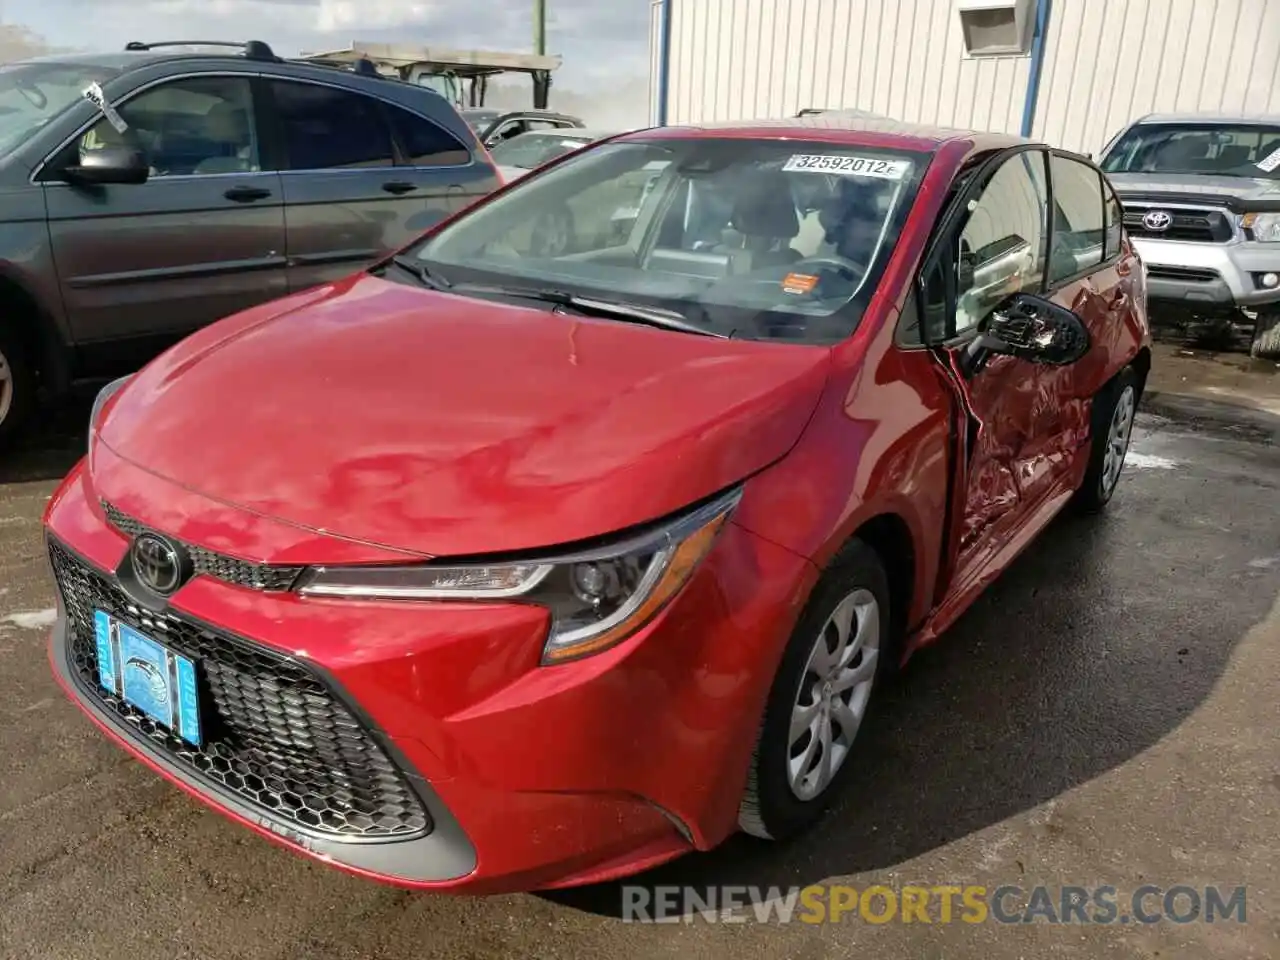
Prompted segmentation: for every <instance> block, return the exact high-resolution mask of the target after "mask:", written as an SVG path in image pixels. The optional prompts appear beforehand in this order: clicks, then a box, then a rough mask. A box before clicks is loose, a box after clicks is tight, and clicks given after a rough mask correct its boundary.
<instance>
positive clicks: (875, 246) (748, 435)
mask: <svg viewBox="0 0 1280 960" xmlns="http://www.w3.org/2000/svg"><path fill="white" fill-rule="evenodd" d="M139 189H144V188H139ZM566 210H567V211H568V212H569V216H568V218H567V219H566V217H565V211H566ZM549 224H554V226H549ZM566 224H567V226H566ZM1149 341H1150V337H1149V331H1148V326H1147V319H1146V287H1145V274H1144V271H1143V267H1142V264H1141V262H1140V261H1139V259H1138V257H1137V256H1136V255H1135V253H1134V250H1133V248H1132V247H1131V246H1130V243H1129V240H1128V238H1127V237H1126V235H1125V233H1124V231H1123V228H1122V221H1121V209H1120V205H1119V203H1118V202H1117V200H1116V197H1115V194H1114V193H1113V192H1112V190H1111V187H1110V186H1109V185H1108V182H1107V180H1106V178H1105V177H1104V176H1103V175H1102V174H1100V173H1099V171H1098V169H1097V168H1096V167H1095V166H1093V165H1092V164H1091V163H1090V162H1089V161H1088V160H1087V159H1085V158H1083V157H1080V156H1076V155H1073V154H1069V153H1064V152H1061V151H1057V150H1053V149H1049V148H1047V147H1044V146H1039V145H1036V144H1032V143H1027V142H1023V141H1019V140H1015V139H1011V138H1005V137H997V136H992V135H979V134H957V133H954V132H949V131H935V130H930V129H922V128H914V127H905V126H899V125H894V124H890V123H887V122H885V121H877V120H865V119H862V120H859V119H856V118H836V119H830V118H813V119H793V120H789V121H786V122H784V123H779V124H772V125H770V124H752V125H740V126H730V127H722V128H698V129H672V128H667V129H654V130H648V131H644V132H640V133H633V134H628V135H625V136H623V137H620V138H615V139H612V140H610V141H607V142H604V143H601V144H598V145H595V146H593V147H590V148H588V149H586V150H584V151H582V152H579V153H576V154H572V155H570V156H568V157H565V158H563V159H561V160H559V161H556V162H554V163H552V164H551V165H549V166H547V167H545V168H543V169H541V170H539V171H538V172H536V173H534V174H532V175H530V176H529V177H527V178H524V179H522V180H521V181H519V182H518V183H516V184H513V185H511V186H509V187H507V188H505V189H503V190H501V191H499V192H497V193H495V194H493V195H491V196H490V197H489V198H487V199H486V200H484V201H483V202H481V203H479V204H477V205H476V206H474V207H472V208H471V209H470V210H468V211H466V212H464V213H462V214H461V215H459V216H457V217H455V218H454V219H453V220H451V221H450V222H447V223H444V224H441V225H440V226H438V227H436V228H435V229H433V230H432V232H431V233H430V234H428V235H427V236H425V237H424V238H422V239H421V240H420V241H419V242H417V243H416V244H414V245H413V246H411V247H410V248H408V249H406V250H404V251H402V252H401V253H400V254H399V255H397V256H396V257H394V258H393V259H391V260H388V261H387V262H385V263H381V264H379V265H378V266H377V267H375V268H373V269H371V270H369V271H367V272H364V273H361V274H359V275H357V276H353V277H351V278H349V279H347V280H345V281H343V282H341V283H336V284H332V285H326V286H322V287H319V288H315V289H311V290H306V291H303V292H300V293H296V294H294V295H291V296H289V297H287V298H286V299H284V300H280V301H278V302H275V303H271V304H268V305H265V306H261V307H257V308H255V309H252V310H249V311H247V312H245V313H242V314H239V315H237V316H233V317H230V318H228V319H226V320H224V321H222V322H220V323H218V324H216V325H214V326H212V327H210V328H208V329H205V330H203V331H202V332H200V333H198V334H196V335H194V336H192V337H190V338H189V339H187V340H186V341H185V342H183V343H182V344H180V345H178V346H177V347H175V348H174V349H172V350H170V351H169V352H168V353H166V354H164V355H163V356H161V357H160V358H159V359H157V360H156V361H154V362H153V363H151V364H150V365H149V366H147V367H146V368H145V369H143V370H141V371H140V372H138V373H137V374H135V375H133V376H132V377H131V378H128V379H127V380H125V381H120V382H117V383H115V384H112V385H111V386H110V387H108V388H107V389H106V390H104V391H103V393H102V394H101V396H100V397H99V402H98V403H97V404H95V408H94V411H93V414H92V417H93V420H92V428H91V435H90V441H89V450H88V455H87V457H86V458H85V460H83V461H82V462H81V463H80V464H79V465H77V466H76V467H75V469H74V470H73V471H72V473H71V474H70V476H68V477H67V479H66V480H65V482H64V483H63V484H62V486H61V487H60V489H59V490H58V492H57V493H56V495H55V496H54V497H53V499H52V500H51V502H50V504H49V507H48V513H47V517H46V523H47V529H48V549H49V554H50V559H51V563H52V568H53V573H54V575H55V577H56V579H57V584H58V587H59V592H60V600H61V609H60V617H59V620H58V623H57V626H56V628H55V629H54V631H53V637H52V644H51V662H52V665H53V669H54V671H55V673H56V674H57V676H58V678H59V680H60V681H61V683H62V685H63V687H64V688H65V690H66V692H67V694H68V695H69V696H70V697H71V698H72V699H73V700H74V701H75V702H76V703H77V704H78V705H79V707H80V708H81V709H82V710H83V711H84V712H85V713H86V714H88V715H89V717H91V718H92V719H93V720H94V721H95V722H96V723H97V724H98V726H99V727H101V728H102V730H103V731H105V732H106V733H107V734H109V735H110V736H111V737H112V738H114V739H115V740H116V741H118V742H119V744H120V745H121V746H123V747H124V748H125V749H127V750H129V751H130V752H131V753H133V754H134V755H135V756H136V757H138V758H139V759H141V760H142V761H144V762H145V763H147V764H148V765H149V766H151V767H152V768H154V769H155V770H156V771H157V772H158V773H160V774H162V775H164V776H166V777H168V778H169V779H171V780H172V781H173V782H175V783H177V784H178V785H179V786H181V787H182V788H183V789H185V790H186V791H188V792H189V793H191V794H192V795H194V796H196V797H197V798H199V799H201V800H203V801H204V802H206V803H208V804H209V805H210V806H212V807H214V808H215V809H217V810H219V811H221V812H222V813H224V814H227V815H228V816H230V817H232V818H234V819H236V820H238V821H240V822H242V823H244V824H247V825H248V826H250V827H253V828H254V829H256V830H258V831H259V832H260V833H263V834H265V835H267V836H269V837H272V838H274V839H276V840H279V841H280V842H282V843H284V844H286V845H288V846H290V847H292V848H294V849H297V850H301V851H305V852H306V853H309V854H311V855H313V856H316V857H318V858H321V859H323V860H325V861H326V862H329V863H331V864H334V865H336V866H339V867H342V868H345V869H347V870H350V871H353V872H355V873H359V874H363V875H366V876H370V877H376V878H380V879H383V880H386V881H390V882H393V883H396V884H401V885H404V886H407V887H416V888H426V889H439V890H458V891H468V892H482V891H483V892H490V891H498V890H511V889H532V888H548V887H556V886H567V885H572V884H581V883H587V882H592V881H599V880H603V879H606V878H611V877H617V876H621V875H625V874H629V873H633V872H635V871H638V870H641V869H643V868H646V867H649V866H652V865H654V864H657V863H660V862H662V861H665V860H668V859H670V858H673V857H676V856H679V855H680V854H682V853H685V852H686V851H690V850H706V849H708V848H711V847H714V846H716V845H717V844H719V843H720V842H722V841H723V840H725V839H726V838H727V837H728V836H730V835H731V834H733V833H734V832H735V831H737V830H745V831H746V832H748V833H750V834H753V835H755V836H757V837H762V838H775V839H776V838H783V837H787V836H790V835H792V834H794V833H796V832H797V831H799V830H801V829H804V828H806V827H809V826H811V825H812V824H813V823H814V822H815V821H816V820H817V819H818V817H819V815H820V814H821V812H822V811H823V809H824V808H825V807H827V806H828V804H829V803H830V802H831V801H832V799H833V797H834V796H835V795H836V794H837V792H838V790H839V789H840V786H841V784H842V783H843V782H845V781H846V780H847V779H848V778H849V777H851V776H857V775H859V774H860V772H861V767H860V765H859V764H858V763H857V762H856V760H851V759H850V758H851V756H852V755H853V754H854V753H855V752H856V751H857V749H858V742H857V735H858V730H859V727H860V725H861V724H862V722H863V719H864V717H866V715H867V711H868V709H869V707H870V706H871V705H872V703H873V701H874V698H875V694H876V693H877V691H878V689H879V688H880V687H881V685H882V684H883V682H884V680H885V677H886V675H887V674H888V673H889V672H890V671H891V670H893V669H895V668H897V667H898V666H899V665H901V664H902V663H903V662H904V661H905V660H906V659H907V658H908V657H909V656H910V655H911V654H912V652H913V651H915V650H917V649H918V648H920V647H921V646H922V645H924V644H927V643H929V642H931V641H933V640H934V639H935V638H936V637H937V636H938V635H939V634H940V633H941V632H942V631H943V630H945V629H946V628H947V626H948V625H949V624H951V623H952V622H953V621H954V620H955V619H956V618H957V616H959V614H960V613H961V612H962V611H963V610H964V609H965V608H966V607H968V606H969V605H970V604H971V603H972V602H973V601H974V599H975V597H977V596H978V595H979V593H980V592H981V591H982V590H983V589H984V588H985V587H986V586H987V584H989V583H990V582H991V581H992V580H993V579H994V578H995V577H996V576H997V575H998V574H999V573H1000V572H1001V570H1002V569H1004V568H1005V567H1006V566H1007V565H1008V564H1010V563H1011V562H1012V561H1013V560H1014V558H1015V557H1016V556H1017V554H1018V553H1019V552H1020V551H1021V550H1022V549H1023V548H1024V547H1026V546H1027V544H1028V543H1029V542H1030V541H1031V539H1032V538H1033V537H1035V536H1036V534H1037V533H1038V532H1039V531H1040V530H1042V529H1043V528H1044V527H1045V525H1046V524H1047V523H1048V522H1049V520H1050V519H1051V518H1052V517H1053V516H1054V515H1055V514H1057V513H1058V512H1059V511H1060V510H1062V509H1063V508H1065V507H1067V506H1068V505H1069V504H1070V505H1075V506H1076V507H1079V508H1082V509H1084V510H1098V509H1100V508H1102V507H1103V506H1104V505H1105V504H1106V503H1107V502H1108V501H1109V500H1110V499H1111V497H1112V494H1113V492H1114V491H1115V489H1116V485H1117V481H1118V479H1119V476H1120V472H1121V468H1122V466H1123V463H1124V459H1125V453H1126V450H1127V447H1128V441H1129V433H1130V429H1131V427H1132V424H1133V417H1134V410H1135V408H1136V406H1137V403H1138V400H1139V397H1140V395H1141V392H1142V389H1143V384H1144V382H1145V380H1146V377H1147V372H1148V369H1149V366H1150V357H1151V354H1150V349H1149ZM179 839H180V838H175V841H178V840H179Z"/></svg>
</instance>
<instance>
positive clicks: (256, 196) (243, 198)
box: [223, 187, 271, 203]
mask: <svg viewBox="0 0 1280 960" xmlns="http://www.w3.org/2000/svg"><path fill="white" fill-rule="evenodd" d="M223 196H224V197H226V198H227V199H228V200H234V201H235V202H236V203H250V202H252V201H254V200H265V199H267V197H269V196H271V191H270V190H265V189H263V188H262V187H232V188H231V189H230V190H228V191H227V192H226V193H224V194H223Z"/></svg>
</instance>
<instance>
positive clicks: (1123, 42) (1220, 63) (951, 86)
mask: <svg viewBox="0 0 1280 960" xmlns="http://www.w3.org/2000/svg"><path fill="white" fill-rule="evenodd" d="M651 2H652V33H651V49H652V61H653V77H654V91H653V98H652V100H653V102H652V122H654V123H656V124H663V123H672V124H676V123H690V122H699V121H718V120H734V119H742V118H766V117H787V116H794V115H795V114H796V113H797V111H799V110H800V109H802V108H804V107H829V108H837V107H839V108H858V109H863V110H869V111H873V112H875V113H881V114H887V115H888V116H891V117H894V118H897V119H900V120H907V121H918V122H925V123H931V124H939V125H942V126H957V127H965V128H970V127H972V128H977V129H984V130H996V131H1001V132H1006V133H1015V134H1016V133H1021V134H1023V135H1029V136H1033V137H1035V138H1036V139H1041V140H1046V141H1048V142H1050V143H1052V144H1055V145H1058V146H1063V147H1066V148H1068V149H1072V150H1077V151H1081V152H1095V153H1096V152H1097V151H1098V150H1100V149H1101V147H1102V146H1103V145H1105V143H1106V142H1107V141H1108V140H1109V139H1110V138H1111V136H1112V135H1114V134H1115V133H1116V132H1117V131H1119V129H1120V128H1121V127H1123V126H1124V125H1125V124H1126V123H1127V122H1128V121H1130V120H1132V119H1134V118H1136V117H1139V116H1142V115H1144V114H1147V113H1154V112H1161V113H1165V112H1175V111H1177V112H1184V111H1200V110H1205V111H1214V112H1238V111H1239V112H1248V113H1277V114H1280V0H651Z"/></svg>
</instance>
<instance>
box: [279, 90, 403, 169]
mask: <svg viewBox="0 0 1280 960" xmlns="http://www.w3.org/2000/svg"><path fill="white" fill-rule="evenodd" d="M271 87H272V92H273V93H274V95H275V102H276V112H277V114H278V116H279V118H280V127H281V133H282V135H283V137H284V145H285V151H286V154H287V156H288V158H289V169H291V170H346V169H351V168H359V167H389V166H391V165H393V164H394V163H395V154H394V151H393V150H392V147H391V129H390V127H389V126H388V125H387V122H386V120H385V119H384V115H383V112H382V104H381V103H380V102H379V101H377V100H374V99H372V98H371V97H365V96H361V95H360V94H358V93H351V92H349V91H346V90H338V89H335V88H333V87H322V86H319V85H317V84H311V83H291V82H289V81H283V80H280V81H273V82H272V84H271Z"/></svg>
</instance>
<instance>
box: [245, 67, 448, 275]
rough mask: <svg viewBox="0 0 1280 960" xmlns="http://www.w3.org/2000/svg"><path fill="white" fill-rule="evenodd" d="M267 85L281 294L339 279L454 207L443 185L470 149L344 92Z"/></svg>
mask: <svg viewBox="0 0 1280 960" xmlns="http://www.w3.org/2000/svg"><path fill="white" fill-rule="evenodd" d="M268 89H269V91H270V95H269V96H268V98H267V99H268V101H269V102H271V103H273V104H274V110H275V113H276V115H277V117H278V124H279V129H280V131H281V135H282V138H283V144H284V152H285V169H284V170H283V172H282V174H281V176H282V179H283V182H284V197H285V222H286V231H287V235H288V244H287V246H288V257H289V286H290V289H292V290H301V289H304V288H306V287H311V286H314V285H316V284H320V283H326V282H329V281H332V280H337V279H340V278H342V277H345V276H347V275H348V274H351V273H353V272H354V271H356V270H358V269H360V268H361V267H364V266H366V265H367V264H369V263H371V262H372V261H374V260H376V259H378V258H380V257H382V256H385V255H386V254H387V253H389V252H391V251H392V250H395V249H397V248H399V247H402V246H405V245H406V244H407V243H409V241H410V240H412V239H413V238H414V237H416V236H417V235H418V234H419V233H421V232H422V231H423V230H425V229H426V228H427V227H428V226H430V225H431V224H432V223H434V222H436V221H438V220H440V219H443V218H444V217H446V216H448V215H449V214H450V213H451V212H453V210H454V209H456V208H457V207H458V206H459V200H458V195H459V191H458V190H456V189H452V188H454V187H456V186H460V185H461V184H462V183H463V180H462V179H461V178H460V176H459V174H458V171H461V170H465V169H466V168H467V165H468V164H469V162H470V152H469V151H468V150H467V149H466V147H465V146H463V145H462V144H461V143H459V142H458V141H457V140H456V138H454V137H453V136H452V135H451V134H449V133H448V132H446V131H445V130H443V129H441V128H438V127H435V125H433V124H430V123H429V121H427V120H425V119H423V118H420V117H416V116H415V115H413V114H409V113H407V111H402V110H400V108H398V107H395V106H393V105H392V104H388V103H384V102H383V101H381V100H377V99H375V98H373V97H370V96H366V95H364V94H360V93H356V92H354V91H350V90H342V89H339V88H337V87H331V86H326V85H321V84H314V83H305V82H301V81H293V80H271V81H270V82H269V84H268ZM401 114H404V116H401ZM415 121H416V122H415ZM424 125H428V126H430V127H431V128H432V129H429V130H426V129H424ZM393 128H394V133H393ZM401 131H404V132H403V133H401ZM401 142H405V146H404V152H401V148H400V147H399V146H398V144H399V143H401ZM410 151H412V153H410Z"/></svg>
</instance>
